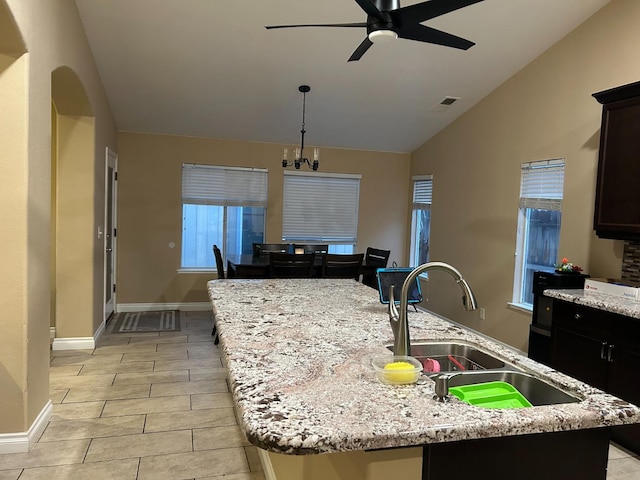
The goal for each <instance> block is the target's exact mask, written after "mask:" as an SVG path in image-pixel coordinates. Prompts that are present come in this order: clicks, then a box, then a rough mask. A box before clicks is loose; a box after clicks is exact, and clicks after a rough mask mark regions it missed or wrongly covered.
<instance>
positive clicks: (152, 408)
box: [0, 312, 265, 480]
mask: <svg viewBox="0 0 640 480" xmlns="http://www.w3.org/2000/svg"><path fill="white" fill-rule="evenodd" d="M180 316H181V323H182V331H180V332H175V333H173V332H172V333H153V334H152V333H141V334H132V335H131V336H128V335H124V334H112V333H110V331H109V330H110V327H107V332H105V334H104V335H103V336H102V338H101V339H100V341H99V345H98V347H97V348H96V349H95V350H93V351H85V350H83V351H78V350H75V351H63V352H58V351H56V352H52V353H51V369H50V380H49V386H50V396H51V400H52V402H53V403H54V406H53V415H52V417H51V421H50V422H49V424H48V426H47V428H46V429H45V430H44V433H43V434H42V436H41V437H40V439H39V440H38V442H37V443H36V444H35V445H34V446H33V447H32V449H31V451H30V452H29V453H18V454H4V455H0V480H17V479H19V480H35V479H47V480H58V479H60V480H62V479H65V480H67V479H74V480H76V479H78V480H84V479H91V480H103V479H104V480H135V479H140V480H142V479H153V480H162V479H171V480H175V479H198V480H222V479H224V480H264V478H265V477H264V473H263V472H262V465H261V464H260V460H259V459H258V454H257V451H256V448H255V447H253V446H251V445H250V444H249V443H248V442H247V441H246V440H245V438H244V436H243V434H242V432H241V430H240V428H239V426H238V423H237V421H236V416H235V413H234V408H233V402H232V399H231V394H230V393H229V387H228V385H227V380H226V370H225V369H224V368H223V367H222V362H221V360H220V353H219V350H218V347H216V346H215V345H214V344H213V340H212V337H211V326H212V319H211V314H210V312H181V315H180Z"/></svg>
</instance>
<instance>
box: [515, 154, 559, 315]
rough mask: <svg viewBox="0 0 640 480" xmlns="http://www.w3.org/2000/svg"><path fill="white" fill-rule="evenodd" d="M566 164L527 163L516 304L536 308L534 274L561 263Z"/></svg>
mask: <svg viewBox="0 0 640 480" xmlns="http://www.w3.org/2000/svg"><path fill="white" fill-rule="evenodd" d="M563 184H564V160H563V159H556V160H544V161H541V162H531V163H524V164H523V165H522V178H521V184H520V208H519V211H518V236H517V245H516V269H515V276H514V283H513V302H514V303H517V304H523V305H526V306H532V305H533V293H532V291H531V289H532V284H533V272H534V271H536V270H540V271H546V272H552V271H553V270H554V264H555V263H556V262H557V260H558V245H559V243H560V220H561V217H562V188H563Z"/></svg>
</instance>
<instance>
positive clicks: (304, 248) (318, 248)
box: [293, 243, 329, 255]
mask: <svg viewBox="0 0 640 480" xmlns="http://www.w3.org/2000/svg"><path fill="white" fill-rule="evenodd" d="M328 251H329V245H320V244H315V245H314V244H304V243H294V244H293V253H297V254H300V253H315V254H320V255H322V254H325V253H327V252H328Z"/></svg>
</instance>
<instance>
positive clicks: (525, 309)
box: [507, 302, 533, 313]
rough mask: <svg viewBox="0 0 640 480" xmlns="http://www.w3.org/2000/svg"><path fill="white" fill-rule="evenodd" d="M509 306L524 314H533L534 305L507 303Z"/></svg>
mask: <svg viewBox="0 0 640 480" xmlns="http://www.w3.org/2000/svg"><path fill="white" fill-rule="evenodd" d="M507 306H508V307H509V308H512V309H513V310H518V311H520V312H522V313H533V305H528V304H526V303H515V302H507Z"/></svg>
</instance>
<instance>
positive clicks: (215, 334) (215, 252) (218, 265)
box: [211, 244, 224, 345]
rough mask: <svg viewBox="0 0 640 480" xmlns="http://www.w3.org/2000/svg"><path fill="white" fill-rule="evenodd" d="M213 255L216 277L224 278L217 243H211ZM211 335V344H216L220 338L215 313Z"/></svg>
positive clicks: (220, 254)
mask: <svg viewBox="0 0 640 480" xmlns="http://www.w3.org/2000/svg"><path fill="white" fill-rule="evenodd" d="M213 256H214V257H215V258H216V269H217V270H218V279H224V262H223V261H222V252H221V251H220V249H219V248H218V245H216V244H214V245H213ZM211 335H212V336H213V337H214V339H213V344H214V345H218V343H220V338H219V337H218V329H217V327H216V315H215V313H214V314H213V330H212V331H211Z"/></svg>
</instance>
